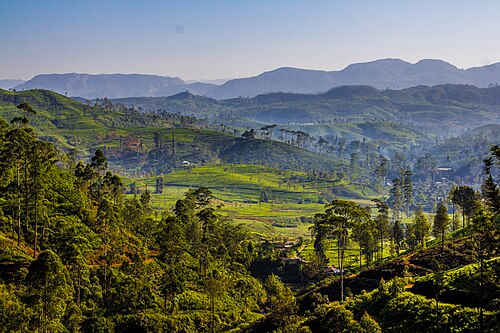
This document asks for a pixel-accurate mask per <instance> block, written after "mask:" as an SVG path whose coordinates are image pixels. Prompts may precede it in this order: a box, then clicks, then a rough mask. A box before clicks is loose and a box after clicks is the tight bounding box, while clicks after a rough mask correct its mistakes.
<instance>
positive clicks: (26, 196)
mask: <svg viewBox="0 0 500 333" xmlns="http://www.w3.org/2000/svg"><path fill="white" fill-rule="evenodd" d="M28 198H29V191H28V161H27V160H25V161H24V200H25V202H24V210H25V212H24V213H25V216H24V219H25V221H24V223H25V225H26V226H25V228H26V231H28V228H29V225H28V223H29V206H28V203H29V202H28Z"/></svg>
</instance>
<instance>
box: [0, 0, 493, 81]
mask: <svg viewBox="0 0 500 333" xmlns="http://www.w3.org/2000/svg"><path fill="white" fill-rule="evenodd" d="M499 17H500V1H498V0H489V1H488V0H483V1H480V0H470V1H461V0H449V1H445V0H441V1H439V0H430V1H426V0H419V1H417V0H415V1H404V0H394V1H389V0H387V1H382V0H378V1H377V0H371V1H361V0H359V1H358V0H345V1H334V0H331V1H314V0H303V1H295V0H274V1H273V0H251V1H250V0H248V1H243V0H239V1H238V0H226V1H222V0H221V1H218V0H199V1H194V0H193V1H189V0H179V1H173V0H172V1H160V0H158V1H154V0H143V1H139V0H136V1H131V0H128V1H125V0H122V1H106V0H99V1H97V0H95V1H93V0H81V1H71V0H59V1H43V0H32V1H30V0H0V30H1V32H0V79H7V78H21V79H29V78H31V77H32V76H34V75H36V74H39V73H65V72H78V73H116V72H117V71H118V72H121V73H148V74H160V75H171V76H180V77H181V78H183V79H216V78H226V77H242V76H250V75H256V74H259V73H261V72H263V71H267V70H272V69H274V68H277V67H283V66H292V67H300V68H311V69H323V70H340V69H342V68H344V67H345V66H347V65H348V64H350V63H356V62H365V61H370V60H375V59H380V58H400V59H403V60H406V61H409V62H416V61H418V60H420V59H424V58H439V59H443V60H445V61H448V62H450V63H452V64H454V65H456V66H458V67H460V68H468V67H474V66H481V65H484V64H490V63H494V62H499V61H500V42H499V38H500V37H499V36H500V19H499Z"/></svg>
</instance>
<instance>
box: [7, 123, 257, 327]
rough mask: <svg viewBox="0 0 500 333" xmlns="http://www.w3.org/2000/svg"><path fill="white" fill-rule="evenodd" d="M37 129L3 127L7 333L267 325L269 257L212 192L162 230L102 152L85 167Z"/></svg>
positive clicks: (184, 204) (182, 208)
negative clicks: (255, 264)
mask: <svg viewBox="0 0 500 333" xmlns="http://www.w3.org/2000/svg"><path fill="white" fill-rule="evenodd" d="M28 123H29V122H28V121H27V119H25V120H22V121H20V122H17V121H15V122H13V123H12V124H10V125H9V124H7V123H5V122H4V121H3V120H2V121H1V122H0V143H1V145H0V147H1V150H0V157H1V158H0V161H1V165H0V236H1V238H0V240H1V242H2V247H4V246H5V247H7V248H8V249H9V250H8V251H4V250H2V251H1V256H2V257H1V258H2V261H1V262H0V299H1V301H0V318H1V319H0V323H2V324H5V325H2V327H1V328H0V331H2V332H3V331H5V332H7V331H8V332H25V331H33V332H34V331H37V332H111V331H120V332H137V331H148V332H158V331H189V332H195V331H196V332H218V331H221V330H226V329H229V328H234V327H236V326H237V325H239V324H241V323H244V322H246V321H249V320H251V319H252V318H255V317H256V316H259V315H258V314H257V313H256V311H258V310H259V309H261V308H262V307H264V306H265V304H266V303H265V300H266V295H267V294H266V290H265V289H264V287H263V285H262V283H260V282H259V281H258V280H256V279H255V278H253V277H251V276H250V274H249V272H248V267H249V265H250V264H251V263H252V261H253V260H255V259H256V258H259V257H260V256H263V255H265V254H264V252H262V250H260V247H259V244H257V243H254V241H252V240H251V239H250V237H249V236H248V235H247V234H246V233H245V232H244V231H242V230H241V228H238V227H236V226H234V225H233V224H231V223H229V220H227V219H226V218H224V217H222V216H220V215H219V214H218V208H217V206H215V204H214V203H213V202H212V194H211V192H210V190H209V189H207V188H200V189H198V190H191V191H189V192H188V193H187V194H186V196H185V197H184V198H183V199H181V200H179V201H178V202H177V203H176V205H175V209H174V210H173V211H172V212H165V213H163V214H162V216H161V218H160V219H154V218H152V217H151V216H152V208H151V200H152V196H151V194H150V193H149V192H147V191H146V192H143V193H142V194H141V195H140V196H138V195H133V196H129V197H125V196H124V194H123V193H124V189H123V184H122V181H121V179H120V177H119V176H117V175H116V174H113V173H112V172H110V171H109V170H108V169H107V159H106V157H105V156H104V154H103V152H102V151H101V150H97V151H96V152H95V154H94V156H93V157H92V158H91V160H90V161H89V162H88V163H84V162H82V161H75V160H73V159H71V158H68V157H67V156H65V155H63V154H61V153H60V152H58V151H57V150H56V149H55V148H54V147H53V146H52V145H51V144H50V143H46V142H43V141H40V140H38V138H37V136H36V133H35V132H34V130H33V129H32V128H31V127H29V126H28ZM159 186H161V184H159ZM3 260H7V262H12V261H13V262H14V264H12V265H14V269H13V270H12V269H9V270H5V269H4V268H3V265H5V263H4V261H3ZM9 265H11V264H9ZM8 267H11V266H8ZM9 272H10V273H9ZM178 309H181V310H182V311H180V312H178V311H177V310H178Z"/></svg>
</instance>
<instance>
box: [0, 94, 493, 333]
mask: <svg viewBox="0 0 500 333" xmlns="http://www.w3.org/2000/svg"><path fill="white" fill-rule="evenodd" d="M13 96H16V95H13ZM43 96H46V95H43ZM40 103H42V102H40ZM10 107H11V106H8V108H10ZM80 107H81V105H76V106H75V108H76V110H79V108H80ZM42 110H43V109H42ZM54 110H55V109H53V110H52V111H54ZM64 110H66V111H67V109H63V110H62V111H61V112H63V111H64ZM35 111H36V110H35V109H33V108H32V107H31V106H30V105H29V104H27V103H20V104H18V105H16V110H12V112H13V113H12V117H10V118H9V120H11V122H10V124H8V123H7V122H5V121H3V120H0V147H1V149H0V157H1V158H0V161H1V162H0V296H1V297H0V324H1V325H0V331H1V332H26V331H30V332H162V331H163V332H285V331H286V332H292V333H293V332H380V331H384V332H443V331H445V332H446V331H449V332H495V329H496V328H497V327H498V325H499V309H498V299H499V295H500V292H499V291H500V286H499V284H498V278H497V276H498V258H499V253H498V250H499V246H498V245H499V233H498V228H499V214H500V189H499V186H498V172H499V163H500V148H499V147H498V146H494V147H492V149H491V153H490V155H488V156H487V158H486V160H485V161H484V174H483V176H482V180H483V182H482V184H483V186H482V190H481V192H479V191H475V190H474V189H473V188H471V187H469V186H466V185H461V186H455V187H453V188H452V189H451V191H449V193H448V192H447V191H445V190H444V189H443V188H440V190H439V191H441V192H443V195H442V196H441V198H442V199H441V200H436V201H434V202H430V200H431V199H432V197H426V200H427V201H425V200H422V198H420V197H419V199H418V200H420V202H430V203H429V204H428V205H427V206H426V207H425V208H426V209H427V211H424V209H422V208H417V207H415V204H414V201H413V198H416V197H417V196H420V195H421V194H422V192H423V191H424V189H425V184H426V182H428V180H427V177H428V175H426V174H425V170H427V171H428V170H430V167H429V166H428V165H427V164H426V163H427V162H428V159H423V160H421V161H420V167H419V168H416V169H415V174H413V173H412V172H411V170H405V169H404V168H401V166H402V165H404V163H403V162H401V163H400V164H399V166H400V167H399V168H397V167H396V166H394V170H391V168H392V167H391V166H389V165H388V161H385V162H384V160H383V159H381V160H380V164H379V165H378V168H377V170H378V173H377V174H376V175H375V176H373V178H372V182H371V184H370V186H366V185H361V184H363V181H364V179H365V178H364V177H366V176H367V175H368V174H369V171H368V170H360V169H359V168H356V166H357V165H358V164H357V162H356V159H353V162H352V165H351V167H353V169H354V171H353V172H352V173H351V174H349V175H344V176H340V177H339V174H341V173H342V171H340V170H333V171H331V172H334V173H335V176H333V175H332V174H331V173H327V172H326V171H321V172H320V171H318V170H314V171H310V172H305V171H299V170H294V171H291V170H281V169H277V168H273V167H270V166H263V165H260V166H257V165H253V164H248V163H242V164H238V165H234V164H217V165H213V164H210V165H200V166H193V165H191V164H187V166H184V167H183V168H178V170H177V171H175V172H171V173H168V174H158V175H156V176H154V177H138V178H130V179H125V178H121V177H120V176H119V175H118V174H117V173H114V172H113V171H112V170H110V169H109V168H108V159H107V156H106V155H105V154H104V152H103V150H101V149H97V150H95V151H94V152H93V153H92V155H91V158H90V159H89V160H88V161H84V160H78V158H77V155H75V154H66V153H64V152H62V151H60V150H58V149H56V148H55V147H54V146H53V145H52V143H50V142H47V141H45V140H41V139H42V138H40V137H39V136H38V135H37V133H36V131H35V130H34V129H33V128H32V127H31V126H30V123H31V120H35V119H38V120H40V119H41V118H34V116H33V113H34V112H35ZM66 111H64V112H66ZM88 111H89V112H92V111H95V109H93V108H89V109H88ZM75 112H76V111H75ZM103 112H104V111H103ZM51 114H52V113H51ZM146 118H147V117H146ZM146 118H141V117H139V116H138V119H143V120H144V119H146ZM110 119H111V118H110ZM94 124H99V122H94ZM188 132H189V131H186V133H188ZM189 133H194V132H189ZM206 134H207V133H204V134H203V135H206ZM218 135H219V134H214V136H218ZM214 136H212V137H214ZM220 136H221V137H223V138H226V137H227V135H226V134H220ZM152 137H153V138H154V137H155V136H154V134H153V136H152ZM157 138H158V137H157ZM43 139H45V137H43ZM193 140H194V139H193ZM224 140H225V139H224ZM231 140H234V139H231ZM241 140H244V141H245V143H244V144H250V145H253V144H255V142H257V140H252V139H241ZM160 141H161V140H160ZM262 142H266V141H262ZM259 144H261V143H259ZM263 145H268V143H263ZM271 145H273V147H274V144H271ZM282 145H284V144H282ZM158 149H160V148H158ZM294 149H299V148H297V147H294ZM109 151H112V150H108V152H109ZM304 156H312V155H307V154H306V155H304ZM343 163H344V162H341V164H343ZM394 165H396V164H394ZM426 168H427V169H426ZM356 169H358V171H356ZM391 174H392V175H394V176H395V178H394V180H393V181H392V183H391V184H390V193H389V199H388V200H383V199H380V198H386V197H384V196H382V194H384V193H387V189H385V185H384V181H385V179H386V178H387V177H389V176H390V175H391ZM413 180H415V183H421V184H424V185H422V186H420V187H419V189H417V188H413ZM368 183H370V181H368ZM384 189H385V191H384ZM441 192H435V193H441ZM378 193H380V194H381V195H380V198H373V197H374V196H375V194H378ZM353 197H356V198H357V200H351V199H352V198H353ZM446 198H448V199H446ZM369 199H373V200H369ZM448 203H451V204H452V206H453V208H452V209H453V210H455V209H456V210H457V212H459V214H455V211H453V210H452V213H453V215H452V216H453V219H452V220H450V218H449V214H448V213H449V211H448ZM429 211H432V214H429ZM453 221H455V223H453ZM291 229H293V231H290V230H291ZM279 230H286V232H282V233H281V232H280V231H279ZM450 231H451V233H450ZM309 232H312V235H313V238H312V239H311V240H310V241H309V242H308V240H307V239H304V238H305V237H304V236H305V235H306V234H308V233H309ZM431 234H432V238H431ZM300 236H302V237H300ZM430 239H432V241H429V240H430ZM286 241H288V242H286ZM304 259H305V260H304ZM327 265H330V266H331V265H333V266H335V267H333V268H332V267H325V266H327ZM326 268H328V269H330V270H326ZM285 283H286V284H285Z"/></svg>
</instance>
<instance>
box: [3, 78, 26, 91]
mask: <svg viewBox="0 0 500 333" xmlns="http://www.w3.org/2000/svg"><path fill="white" fill-rule="evenodd" d="M24 82H26V81H24V80H16V79H7V80H0V89H10V88H13V87H15V86H18V85H20V84H22V83H24Z"/></svg>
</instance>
